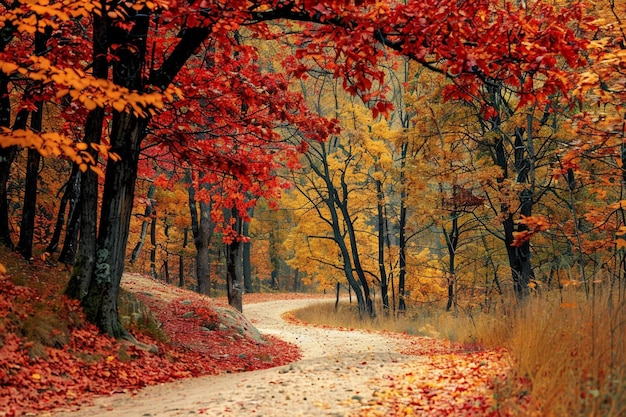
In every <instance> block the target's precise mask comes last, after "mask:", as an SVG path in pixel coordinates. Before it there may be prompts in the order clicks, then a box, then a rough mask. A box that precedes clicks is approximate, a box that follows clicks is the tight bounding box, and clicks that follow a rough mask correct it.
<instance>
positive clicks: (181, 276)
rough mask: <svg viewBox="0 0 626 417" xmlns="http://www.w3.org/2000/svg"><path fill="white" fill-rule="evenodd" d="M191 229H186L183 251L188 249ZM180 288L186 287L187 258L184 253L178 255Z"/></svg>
mask: <svg viewBox="0 0 626 417" xmlns="http://www.w3.org/2000/svg"><path fill="white" fill-rule="evenodd" d="M188 235H189V229H188V228H185V231H184V232H183V250H184V249H185V248H186V247H187V243H188ZM178 286H179V287H180V288H184V287H185V257H184V256H183V251H181V253H180V255H178Z"/></svg>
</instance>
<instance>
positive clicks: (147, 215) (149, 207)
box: [130, 184, 156, 264]
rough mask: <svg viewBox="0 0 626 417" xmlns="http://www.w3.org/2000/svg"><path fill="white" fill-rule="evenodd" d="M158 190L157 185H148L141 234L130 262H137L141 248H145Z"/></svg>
mask: <svg viewBox="0 0 626 417" xmlns="http://www.w3.org/2000/svg"><path fill="white" fill-rule="evenodd" d="M155 191H156V187H155V186H154V184H150V186H149V187H148V194H147V196H146V197H147V200H148V201H147V202H146V209H145V211H144V214H143V221H142V222H141V233H140V234H139V240H138V241H137V244H136V245H135V247H134V248H133V253H132V255H131V257H130V263H131V264H135V262H137V259H139V254H140V253H141V249H143V245H145V242H146V236H147V235H148V226H149V225H150V219H151V218H152V217H153V216H152V213H153V212H154V193H155Z"/></svg>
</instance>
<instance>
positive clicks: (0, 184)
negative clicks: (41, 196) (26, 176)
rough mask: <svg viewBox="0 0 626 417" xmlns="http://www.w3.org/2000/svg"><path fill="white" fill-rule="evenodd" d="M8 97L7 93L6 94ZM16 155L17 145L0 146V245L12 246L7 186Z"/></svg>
mask: <svg viewBox="0 0 626 417" xmlns="http://www.w3.org/2000/svg"><path fill="white" fill-rule="evenodd" d="M7 97H8V94H7ZM16 155H17V146H9V147H8V148H1V147H0V245H4V246H6V247H8V248H11V249H12V248H13V241H12V240H11V227H10V226H9V188H8V186H7V184H8V182H9V177H10V176H11V165H13V161H14V160H15V156H16Z"/></svg>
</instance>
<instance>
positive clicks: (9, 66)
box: [2, 62, 18, 74]
mask: <svg viewBox="0 0 626 417" xmlns="http://www.w3.org/2000/svg"><path fill="white" fill-rule="evenodd" d="M17 68H18V66H17V65H15V64H13V63H11V62H3V63H2V72H4V73H5V74H11V73H12V72H13V71H15V70H16V69H17Z"/></svg>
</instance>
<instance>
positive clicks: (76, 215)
mask: <svg viewBox="0 0 626 417" xmlns="http://www.w3.org/2000/svg"><path fill="white" fill-rule="evenodd" d="M81 177H82V176H81V174H80V173H79V174H78V178H77V184H76V187H77V189H76V190H74V192H76V193H77V197H72V199H74V198H75V199H76V201H74V202H70V211H69V214H68V219H67V225H66V227H65V239H64V240H63V247H62V248H61V252H60V253H59V258H58V261H59V262H61V263H64V264H66V265H74V261H75V259H76V247H77V241H78V232H79V230H80V220H81V217H82V216H81V211H82V210H81V208H82V206H83V202H82V200H81V199H80V189H81ZM94 223H95V219H94Z"/></svg>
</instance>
